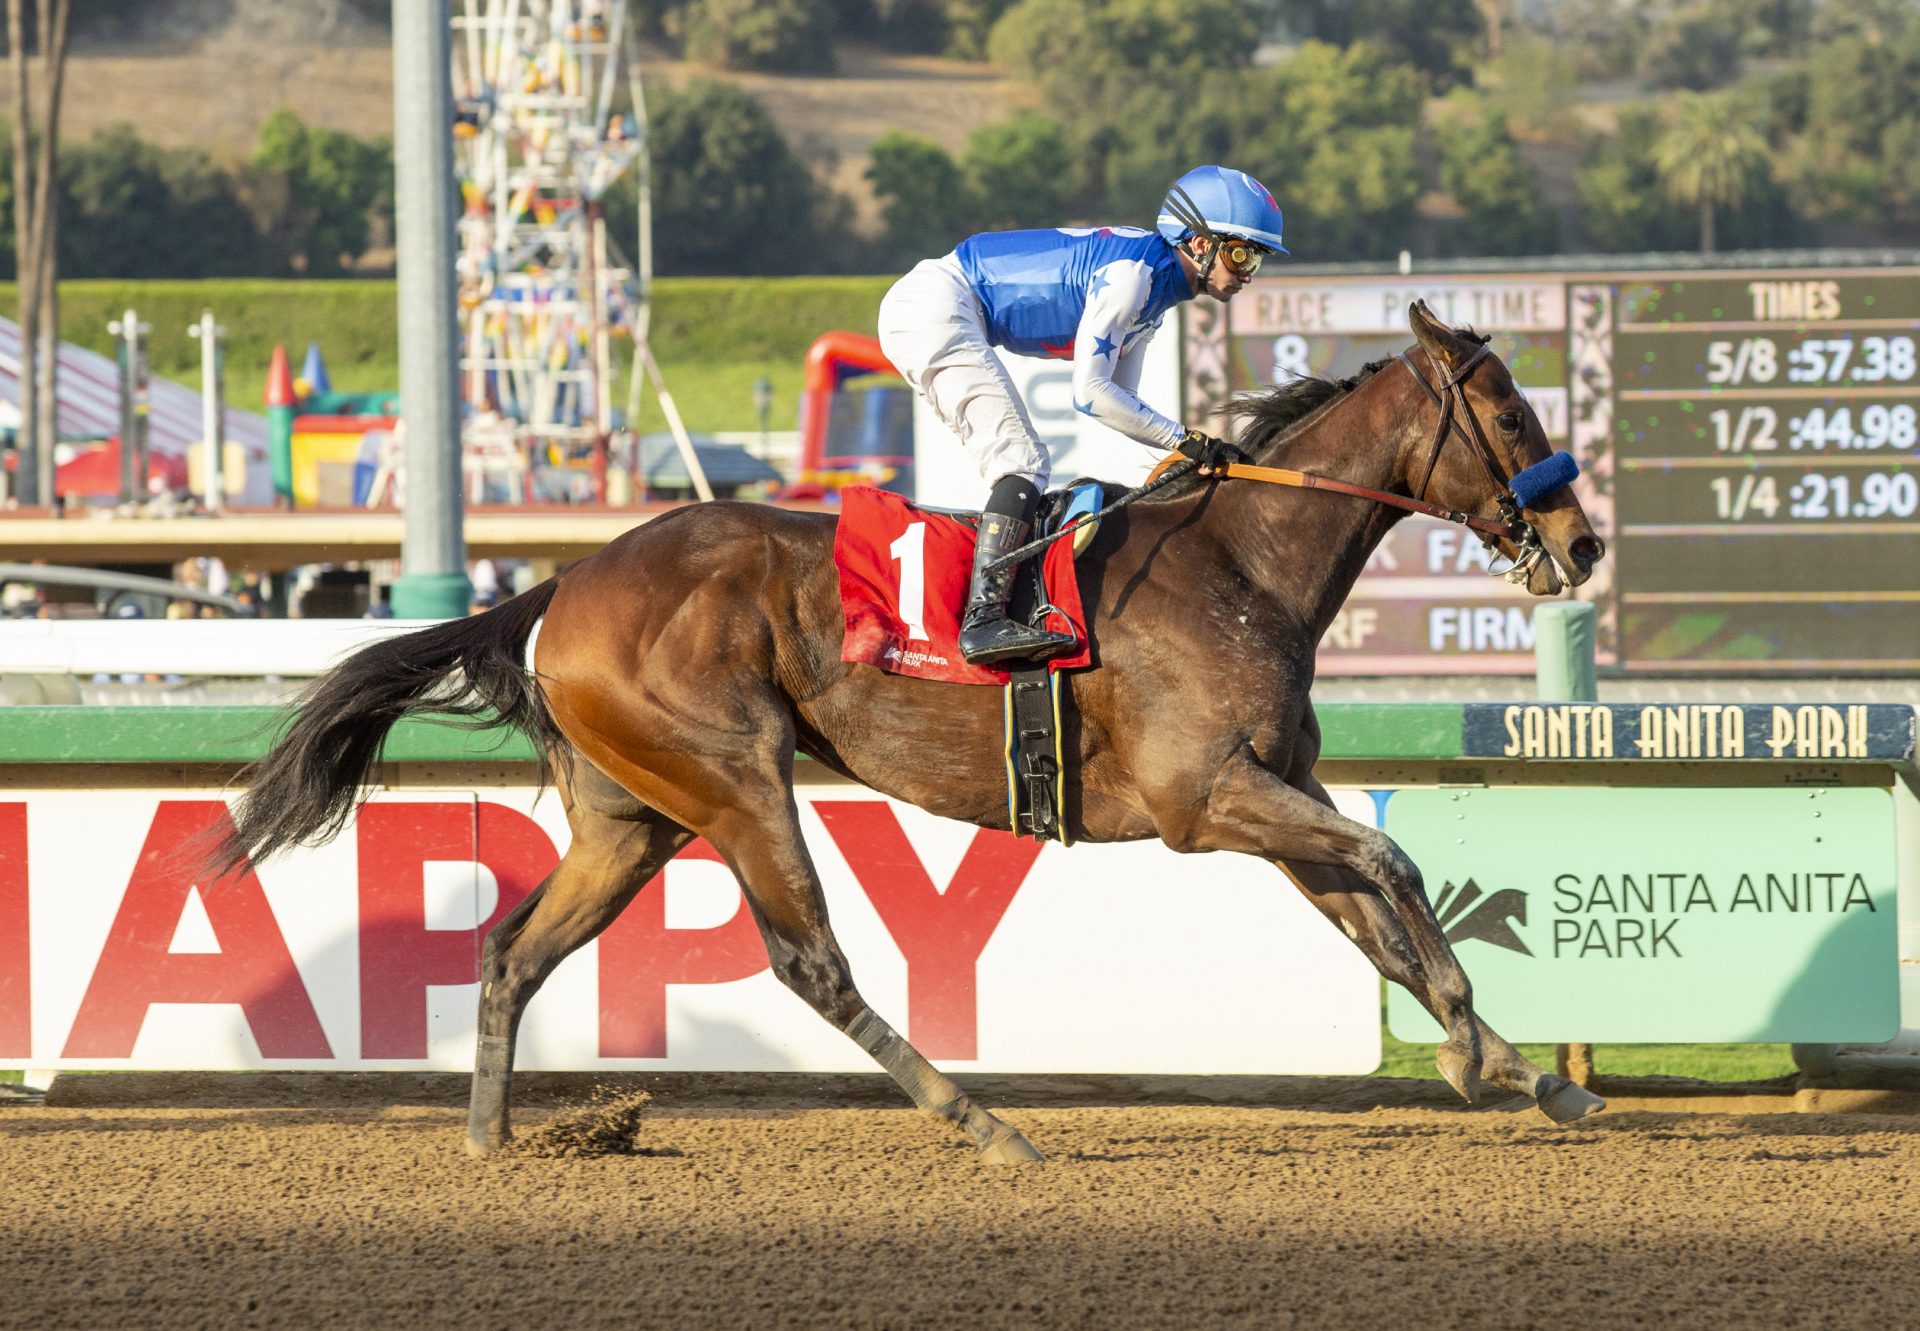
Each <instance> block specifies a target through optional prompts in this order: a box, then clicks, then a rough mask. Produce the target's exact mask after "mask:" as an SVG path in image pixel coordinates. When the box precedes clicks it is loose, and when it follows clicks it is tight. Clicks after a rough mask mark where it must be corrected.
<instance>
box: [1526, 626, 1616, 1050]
mask: <svg viewBox="0 0 1920 1331" xmlns="http://www.w3.org/2000/svg"><path fill="white" fill-rule="evenodd" d="M1597 617H1598V612H1597V611H1596V609H1595V607H1594V605H1593V603H1592V602H1590V601H1553V602H1550V603H1548V604H1546V605H1542V606H1539V607H1537V608H1535V610H1534V612H1533V679H1534V693H1535V694H1536V695H1537V696H1538V697H1539V698H1540V699H1541V700H1542V701H1544V702H1598V701H1600V683H1599V677H1598V672H1597V671H1596V669H1595V666H1594V660H1593V628H1594V621H1595V619H1596V618H1597ZM1553 1061H1554V1071H1556V1072H1558V1073H1559V1074H1560V1075H1561V1076H1563V1077H1565V1078H1566V1079H1567V1080H1568V1081H1571V1082H1572V1083H1573V1084H1574V1085H1576V1086H1585V1085H1587V1084H1589V1083H1590V1082H1592V1080H1593V1046H1592V1045H1590V1044H1563V1045H1556V1046H1554V1053H1553Z"/></svg>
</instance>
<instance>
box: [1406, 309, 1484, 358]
mask: <svg viewBox="0 0 1920 1331" xmlns="http://www.w3.org/2000/svg"><path fill="white" fill-rule="evenodd" d="M1407 325H1408V327H1410V328H1412V329H1413V335H1414V336H1415V337H1417V338H1419V339H1420V345H1421V346H1423V347H1425V348H1426V349H1427V355H1429V356H1431V357H1432V358H1433V363H1434V364H1435V365H1444V366H1446V367H1447V370H1448V372H1449V373H1451V372H1452V371H1453V370H1455V369H1458V368H1459V365H1460V362H1461V361H1462V360H1464V359H1466V357H1467V356H1468V355H1469V354H1470V353H1471V352H1472V350H1473V349H1472V348H1471V347H1470V346H1468V345H1467V342H1466V339H1465V338H1463V337H1461V336H1460V335H1459V334H1458V333H1456V332H1454V331H1453V329H1451V328H1449V327H1448V326H1447V325H1446V324H1443V323H1441V322H1440V320H1438V319H1436V318H1434V315H1433V311H1432V310H1430V309H1428V308H1427V302H1425V301H1424V300H1416V301H1415V302H1413V304H1411V305H1409V306H1407Z"/></svg>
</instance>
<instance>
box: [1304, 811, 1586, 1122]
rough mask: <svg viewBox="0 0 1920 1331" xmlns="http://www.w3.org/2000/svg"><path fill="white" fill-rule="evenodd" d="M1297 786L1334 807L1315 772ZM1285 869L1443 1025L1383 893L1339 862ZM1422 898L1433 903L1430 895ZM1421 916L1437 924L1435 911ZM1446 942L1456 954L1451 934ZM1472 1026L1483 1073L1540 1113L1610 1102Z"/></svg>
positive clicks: (1572, 1113)
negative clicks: (1529, 1098)
mask: <svg viewBox="0 0 1920 1331" xmlns="http://www.w3.org/2000/svg"><path fill="white" fill-rule="evenodd" d="M1298 785H1299V788H1300V789H1301V790H1303V791H1304V792H1305V793H1306V794H1307V795H1309V796H1310V797H1312V798H1313V799H1314V800H1315V801H1316V802H1317V803H1319V804H1322V805H1324V806H1325V807H1327V808H1329V809H1330V808H1332V807H1333V797H1332V796H1331V795H1329V794H1328V793H1327V790H1326V787H1324V786H1322V785H1321V784H1320V783H1319V781H1317V780H1316V779H1314V778H1313V777H1312V776H1311V775H1308V776H1305V777H1302V778H1299V779H1298ZM1279 867H1280V870H1281V872H1282V873H1285V874H1286V875H1287V877H1289V878H1291V879H1292V880H1293V882H1294V885H1295V886H1296V887H1298V888H1299V889H1300V890H1301V891H1302V892H1303V893H1305V894H1306V897H1307V900H1309V901H1311V902H1312V903H1313V904H1314V906H1315V907H1316V908H1317V909H1318V910H1319V911H1320V912H1321V913H1322V914H1323V915H1325V916H1327V918H1328V919H1330V920H1332V921H1333V922H1334V923H1335V924H1337V925H1339V926H1340V927H1341V929H1342V930H1344V931H1345V933H1346V935H1347V937H1349V938H1351V939H1352V940H1353V942H1354V944H1355V946H1357V947H1358V948H1359V949H1360V950H1361V952H1363V953H1365V954H1366V957H1367V960H1368V961H1371V962H1372V963H1373V966H1374V969H1375V970H1377V971H1379V972H1380V973H1381V974H1382V975H1384V976H1385V977H1386V978H1387V979H1389V980H1392V981H1393V982H1394V983H1395V984H1398V985H1400V986H1401V987H1403V988H1404V989H1406V990H1407V992H1408V993H1410V994H1412V995H1413V996H1414V998H1415V999H1417V1000H1418V1001H1419V1003H1420V1005H1421V1006H1422V1007H1424V1008H1426V1009H1427V1011H1428V1012H1430V1013H1432V1014H1433V1016H1434V1019H1435V1020H1436V1021H1443V1022H1444V1020H1445V1018H1443V1017H1442V1016H1441V1012H1440V1005H1439V1002H1438V1000H1437V999H1436V998H1435V996H1434V995H1433V993H1432V991H1431V986H1430V985H1429V983H1428V979H1427V975H1426V972H1425V970H1424V969H1423V968H1422V966H1421V964H1420V960H1419V957H1418V956H1417V955H1416V954H1415V952H1414V948H1413V943H1412V940H1411V939H1410V938H1409V937H1408V934H1407V926H1406V925H1405V924H1404V923H1403V922H1402V920H1401V918H1400V917H1399V916H1398V915H1396V914H1395V913H1394V911H1393V910H1392V909H1391V908H1390V907H1389V906H1388V905H1387V903H1386V901H1385V900H1384V899H1383V898H1382V897H1381V894H1380V892H1379V891H1378V889H1376V888H1375V887H1374V886H1373V885H1372V884H1371V883H1368V882H1367V881H1365V880H1364V879H1362V878H1361V877H1360V876H1359V875H1358V874H1356V873H1354V872H1353V871H1352V870H1351V869H1345V868H1341V867H1338V866H1335V865H1328V864H1305V863H1286V862H1282V863H1281V864H1280V866H1279ZM1421 900H1422V902H1425V900H1426V894H1425V893H1424V892H1422V893H1421ZM1420 914H1421V915H1422V917H1423V918H1426V919H1433V914H1432V910H1431V907H1430V906H1429V908H1428V909H1427V910H1425V911H1423V912H1420ZM1433 928H1434V929H1435V930H1436V931H1438V930H1439V928H1440V926H1439V922H1438V921H1437V920H1434V921H1433ZM1440 942H1441V945H1442V946H1444V947H1447V948H1448V950H1449V951H1451V950H1452V948H1451V944H1448V943H1447V941H1446V938H1445V935H1444V933H1442V935H1441V939H1440ZM1473 1022H1474V1026H1475V1028H1476V1029H1477V1031H1478V1033H1479V1036H1480V1053H1481V1067H1480V1075H1481V1076H1482V1077H1484V1078H1485V1079H1486V1080H1487V1081H1489V1082H1491V1083H1492V1084H1493V1085H1495V1086H1498V1087H1501V1088H1502V1089H1504V1090H1509V1091H1518V1092H1519V1093H1520V1094H1522V1095H1528V1096H1532V1097H1533V1099H1534V1101H1535V1103H1537V1104H1538V1105H1539V1107H1540V1110H1541V1112H1542V1113H1544V1114H1546V1115H1547V1117H1549V1118H1551V1119H1553V1120H1554V1122H1556V1123H1566V1122H1570V1121H1571V1120H1573V1119H1576V1118H1582V1117H1584V1116H1586V1115H1587V1114H1591V1113H1593V1112H1595V1111H1596V1110H1600V1109H1604V1108H1606V1101H1604V1100H1602V1099H1601V1098H1600V1097H1599V1096H1597V1095H1594V1094H1592V1093H1591V1092H1589V1091H1587V1090H1585V1089H1583V1088H1582V1087H1579V1086H1575V1085H1574V1084H1573V1083H1571V1082H1569V1081H1568V1080H1567V1079H1566V1078H1564V1077H1560V1076H1556V1075H1555V1074H1553V1073H1551V1072H1546V1071H1544V1070H1542V1069H1541V1068H1540V1067H1538V1066H1537V1065H1536V1064H1534V1063H1533V1062H1532V1061H1531V1060H1529V1059H1527V1058H1526V1057H1524V1056H1523V1055H1522V1054H1521V1053H1520V1051H1519V1050H1517V1049H1515V1048H1514V1047H1513V1046H1512V1045H1511V1044H1509V1043H1508V1042H1507V1041H1506V1040H1505V1039H1503V1038H1502V1037H1501V1036H1500V1034H1499V1033H1498V1032H1497V1031H1495V1030H1494V1029H1493V1028H1492V1027H1491V1026H1489V1025H1487V1023H1486V1022H1485V1020H1483V1019H1482V1018H1481V1016H1480V1014H1479V1013H1478V1012H1475V1013H1474V1014H1473ZM1443 1071H1444V1065H1443ZM1448 1080H1449V1081H1452V1080H1453V1079H1452V1078H1451V1077H1449V1078H1448Z"/></svg>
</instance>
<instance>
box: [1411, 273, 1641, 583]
mask: <svg viewBox="0 0 1920 1331" xmlns="http://www.w3.org/2000/svg"><path fill="white" fill-rule="evenodd" d="M1407 318H1408V322H1409V323H1410V324H1411V325H1412V328H1413V335H1414V336H1415V337H1417V338H1418V339H1419V340H1420V350H1422V351H1424V352H1425V353H1426V362H1427V363H1426V365H1425V366H1424V367H1423V366H1421V365H1420V363H1419V361H1418V360H1417V359H1416V358H1415V357H1412V356H1409V357H1407V358H1406V360H1407V366H1408V368H1409V369H1410V370H1412V372H1413V374H1414V375H1415V376H1416V377H1418V378H1419V380H1420V383H1421V384H1422V385H1424V386H1425V388H1426V391H1425V392H1422V391H1420V389H1419V388H1417V387H1411V388H1409V392H1411V393H1413V394H1414V395H1415V396H1417V397H1418V398H1419V400H1420V407H1419V410H1418V419H1419V420H1421V421H1422V422H1433V428H1431V429H1427V430H1421V431H1416V432H1415V435H1416V438H1415V440H1414V442H1412V443H1411V444H1410V446H1409V451H1408V452H1407V454H1406V458H1407V462H1408V466H1407V468H1406V473H1407V480H1408V484H1409V485H1410V486H1411V487H1412V490H1413V495H1414V497H1415V498H1417V499H1425V500H1427V501H1428V502H1430V503H1435V504H1441V505H1444V506H1445V507H1447V508H1451V509H1457V510H1459V511H1460V512H1462V513H1468V514H1472V515H1475V516H1479V517H1490V518H1493V517H1497V518H1499V519H1501V520H1502V521H1510V522H1511V524H1512V525H1511V526H1510V528H1509V531H1508V534H1506V535H1502V536H1496V537H1492V538H1490V539H1491V540H1492V541H1493V543H1494V544H1495V545H1497V546H1498V548H1499V550H1500V553H1501V554H1503V555H1505V556H1507V557H1508V558H1509V559H1511V560H1513V561H1515V566H1516V572H1517V573H1519V574H1520V575H1521V576H1523V577H1524V579H1525V583H1526V588H1527V590H1528V591H1530V592H1532V593H1533V594H1534V595H1535V596H1551V595H1553V594H1554V593H1556V592H1558V591H1559V590H1560V588H1561V579H1562V576H1563V575H1564V577H1565V580H1566V582H1568V583H1570V584H1572V585H1573V586H1576V587H1577V586H1579V585H1580V584H1581V583H1583V582H1585V581H1586V580H1587V579H1588V578H1589V577H1591V576H1592V574H1593V566H1594V565H1595V564H1597V563H1599V562H1600V560H1601V559H1602V558H1603V557H1604V556H1605V555H1606V552H1607V547H1606V543H1605V542H1604V541H1602V540H1601V539H1600V538H1599V537H1598V536H1597V535H1595V534H1594V530H1593V524H1592V523H1590V522H1589V521H1588V520H1587V515H1586V513H1585V512H1584V511H1583V510H1582V509H1581V507H1580V501H1579V500H1578V499H1576V498H1574V496H1573V491H1572V489H1571V488H1570V487H1569V486H1568V485H1567V484H1566V482H1567V481H1568V480H1571V479H1572V476H1573V473H1574V471H1575V468H1574V467H1573V460H1572V459H1571V458H1570V457H1567V456H1565V455H1556V454H1554V452H1553V450H1552V449H1551V448H1549V447H1548V445H1547V433H1546V431H1545V430H1543V429H1542V428H1541V427H1540V418H1539V417H1538V416H1535V415H1534V414H1533V408H1532V406H1530V405H1529V404H1528V402H1527V400H1526V398H1524V397H1522V396H1521V395H1520V390H1519V389H1517V388H1515V387H1514V383H1513V376H1512V375H1511V374H1509V373H1508V372H1507V367H1506V366H1505V365H1504V364H1502V363H1501V361H1500V358H1499V357H1498V356H1496V355H1494V354H1493V353H1492V351H1490V350H1489V349H1488V347H1487V345H1486V339H1484V338H1481V337H1476V336H1474V335H1473V334H1471V333H1463V332H1461V331H1459V330H1458V329H1454V328H1450V327H1448V326H1447V325H1446V324H1444V323H1442V322H1440V321H1439V320H1438V319H1436V318H1435V317H1434V316H1433V312H1432V311H1431V310H1429V309H1428V308H1427V305H1426V302H1425V301H1415V302H1414V303H1413V305H1412V306H1411V307H1410V308H1409V309H1408V312H1407ZM1388 372H1389V373H1391V372H1392V366H1391V362H1389V369H1388ZM1434 399H1437V401H1435V400H1434ZM1556 566H1557V568H1556Z"/></svg>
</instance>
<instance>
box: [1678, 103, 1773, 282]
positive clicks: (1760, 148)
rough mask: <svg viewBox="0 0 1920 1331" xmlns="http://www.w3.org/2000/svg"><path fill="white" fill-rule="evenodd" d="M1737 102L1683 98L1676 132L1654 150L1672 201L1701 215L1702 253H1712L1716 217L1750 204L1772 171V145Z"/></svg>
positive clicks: (1679, 105) (1679, 108) (1679, 104)
mask: <svg viewBox="0 0 1920 1331" xmlns="http://www.w3.org/2000/svg"><path fill="white" fill-rule="evenodd" d="M1748 115H1749V113H1748V109H1747V108H1746V107H1744V106H1742V105H1740V104H1739V103H1737V102H1736V101H1735V100H1734V99H1733V98H1732V97H1728V96H1724V95H1723V96H1718V97H1707V96H1702V95H1701V94H1699V93H1686V94H1683V95H1682V96H1681V98H1680V100H1679V102H1678V103H1677V104H1676V106H1675V109H1674V117H1673V124H1672V127H1671V128H1669V129H1668V130H1667V132H1666V133H1665V134H1662V135H1661V136H1660V138H1659V139H1658V140H1656V141H1655V143H1654V145H1653V165H1654V169H1655V170H1657V171H1658V172H1659V173H1660V183H1661V185H1662V187H1663V188H1665V190H1666V192H1667V197H1668V198H1669V199H1671V200H1672V201H1673V202H1674V203H1676V204H1679V205H1680V206H1682V207H1687V208H1698V209H1699V210H1700V252H1701V253H1702V254H1712V253H1713V215H1714V210H1715V209H1717V208H1722V207H1726V208H1731V207H1735V206H1737V205H1738V204H1740V203H1742V202H1744V201H1745V199H1746V197H1747V193H1748V191H1749V190H1750V189H1751V188H1752V186H1753V185H1754V183H1755V181H1757V180H1758V179H1759V177H1760V174H1761V172H1763V171H1765V170H1766V169H1767V141H1766V140H1765V139H1764V138H1762V137H1761V136H1760V133H1759V131H1758V130H1756V129H1754V127H1753V125H1752V124H1751V123H1749V118H1748Z"/></svg>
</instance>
